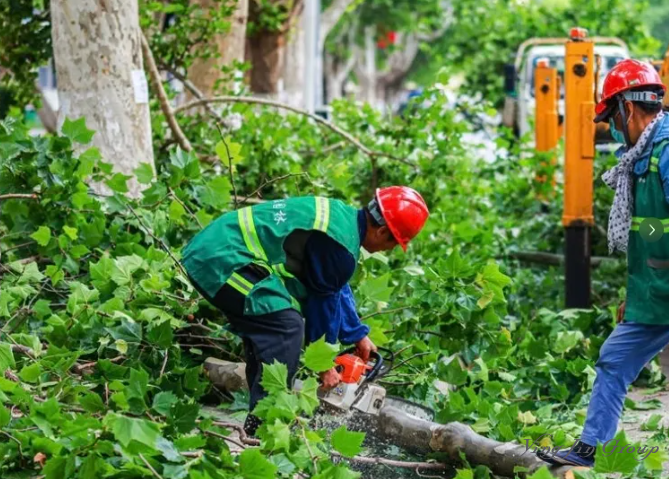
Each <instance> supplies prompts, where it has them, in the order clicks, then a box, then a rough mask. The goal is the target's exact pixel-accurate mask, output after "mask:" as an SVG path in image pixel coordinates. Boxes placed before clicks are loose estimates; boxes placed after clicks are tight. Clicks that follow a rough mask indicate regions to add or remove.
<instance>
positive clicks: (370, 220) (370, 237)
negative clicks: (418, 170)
mask: <svg viewBox="0 0 669 479" xmlns="http://www.w3.org/2000/svg"><path fill="white" fill-rule="evenodd" d="M365 214H366V216H367V233H366V234H365V237H364V238H363V239H362V247H363V248H365V249H366V250H367V251H369V252H370V253H375V252H377V251H390V250H392V249H393V248H394V247H395V246H397V245H398V244H399V245H400V246H401V247H402V249H403V250H404V251H406V249H407V245H408V243H409V241H411V240H412V239H413V238H414V237H415V236H416V235H417V234H418V233H419V232H420V230H421V229H423V225H425V221H426V220H427V217H428V216H429V215H430V212H429V211H428V209H427V205H426V204H425V201H424V200H423V198H422V197H421V196H420V194H419V193H418V192H417V191H416V190H414V189H412V188H409V187H407V186H389V187H387V188H379V189H377V190H376V194H375V195H374V199H373V200H372V201H370V202H369V205H367V206H366V207H365Z"/></svg>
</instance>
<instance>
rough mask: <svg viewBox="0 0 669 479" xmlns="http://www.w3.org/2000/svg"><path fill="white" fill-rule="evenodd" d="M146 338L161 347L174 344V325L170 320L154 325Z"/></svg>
mask: <svg viewBox="0 0 669 479" xmlns="http://www.w3.org/2000/svg"><path fill="white" fill-rule="evenodd" d="M146 339H147V340H148V341H149V342H150V343H151V344H154V345H155V346H158V347H159V348H161V349H167V348H169V347H170V346H172V340H173V339H174V334H173V333H172V325H171V324H170V322H169V321H163V322H162V323H159V324H156V325H154V326H153V327H152V328H151V329H150V330H149V332H148V333H147V334H146Z"/></svg>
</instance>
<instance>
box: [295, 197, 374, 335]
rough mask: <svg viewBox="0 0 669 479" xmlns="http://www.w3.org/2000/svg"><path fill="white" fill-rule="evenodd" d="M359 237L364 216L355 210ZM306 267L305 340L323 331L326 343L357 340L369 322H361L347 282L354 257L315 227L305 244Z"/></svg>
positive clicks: (364, 227) (303, 307)
mask: <svg viewBox="0 0 669 479" xmlns="http://www.w3.org/2000/svg"><path fill="white" fill-rule="evenodd" d="M358 231H359V233H360V238H361V239H362V238H364V237H365V234H366V232H367V218H366V216H365V213H364V211H363V210H360V211H359V212H358ZM305 266H306V267H305V269H304V277H303V278H302V280H303V282H304V284H305V286H306V287H307V288H308V289H309V293H310V294H309V297H308V299H307V300H306V301H305V302H304V303H303V305H302V312H303V314H304V317H305V319H306V330H305V336H306V341H307V343H310V342H312V341H316V340H317V339H319V338H321V337H322V336H323V335H325V340H326V341H327V342H328V343H331V344H334V343H336V342H337V340H339V342H341V343H342V344H353V343H357V342H358V341H360V340H361V339H363V338H364V337H365V336H367V335H368V334H369V326H366V325H364V324H362V323H361V322H360V317H359V316H358V313H357V311H356V309H355V299H354V298H353V292H352V291H351V287H350V286H349V285H348V282H349V280H350V279H351V277H352V276H353V273H354V272H355V267H356V263H355V258H354V257H353V255H352V254H351V253H349V252H348V251H347V250H346V248H344V247H343V246H342V245H340V244H339V243H337V242H336V241H335V240H333V239H332V238H330V237H329V236H328V235H326V234H325V233H321V232H319V231H314V232H313V233H312V235H311V236H310V237H309V240H308V241H307V244H306V245H305Z"/></svg>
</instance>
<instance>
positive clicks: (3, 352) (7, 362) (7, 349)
mask: <svg viewBox="0 0 669 479" xmlns="http://www.w3.org/2000/svg"><path fill="white" fill-rule="evenodd" d="M15 367H16V362H15V361H14V352H13V351H12V346H11V345H10V344H7V343H0V373H4V372H5V371H6V370H7V369H8V368H15Z"/></svg>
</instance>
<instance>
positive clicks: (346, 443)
mask: <svg viewBox="0 0 669 479" xmlns="http://www.w3.org/2000/svg"><path fill="white" fill-rule="evenodd" d="M364 440H365V433H364V432H351V431H348V430H347V429H346V426H341V427H340V428H338V429H336V430H335V431H334V432H333V433H332V437H331V441H332V447H333V448H334V449H335V450H336V451H337V452H338V453H339V454H341V455H342V456H344V457H353V456H357V455H358V454H360V452H361V451H362V441H364Z"/></svg>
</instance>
